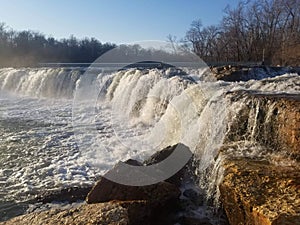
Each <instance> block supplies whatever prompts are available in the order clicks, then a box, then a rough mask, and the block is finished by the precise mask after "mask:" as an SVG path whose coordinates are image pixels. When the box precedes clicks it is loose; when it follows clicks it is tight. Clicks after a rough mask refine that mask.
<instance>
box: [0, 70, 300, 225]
mask: <svg viewBox="0 0 300 225" xmlns="http://www.w3.org/2000/svg"><path fill="white" fill-rule="evenodd" d="M259 71H260V70H257V73H250V74H257V77H256V79H260V80H250V79H247V80H248V81H239V82H226V81H216V80H217V79H216V77H213V76H211V77H208V75H207V74H205V76H202V72H203V71H189V73H186V75H184V76H183V74H182V73H178V71H176V70H173V69H172V68H171V69H170V68H169V69H166V70H157V69H149V70H144V71H142V70H135V69H130V70H128V71H119V72H117V73H116V74H112V76H111V79H108V80H107V81H106V87H107V91H104V92H103V93H104V94H105V96H106V97H107V98H106V101H107V102H106V103H107V104H108V105H109V104H110V103H119V102H120V103H122V106H124V108H122V109H123V112H124V114H126V115H128V116H129V118H131V119H132V121H133V122H135V123H137V124H139V121H141V119H143V120H142V121H144V124H147V123H149V124H150V125H152V127H150V128H151V129H152V133H151V135H150V136H151V138H154V139H147V140H150V141H156V139H155V137H157V136H156V135H155V134H156V133H157V132H161V127H162V126H161V123H162V124H164V125H165V126H166V131H168V133H167V134H166V140H164V142H162V144H161V145H160V146H159V147H158V148H156V149H155V151H157V150H160V149H165V150H164V151H163V152H165V151H168V148H166V147H167V146H174V145H175V144H177V143H179V142H181V143H183V144H184V145H185V146H187V147H188V148H189V149H191V150H192V152H193V153H194V156H193V161H192V163H191V164H190V165H189V166H188V168H189V170H186V173H188V176H182V177H181V178H180V179H179V181H181V182H180V184H179V185H178V182H177V184H175V183H172V182H173V181H172V180H171V181H170V180H168V181H165V182H162V183H159V184H156V185H154V186H152V187H150V188H149V187H140V188H137V190H135V191H132V190H131V189H130V188H134V187H126V188H125V187H122V186H121V187H120V186H119V185H117V186H114V185H115V184H111V182H108V181H107V180H105V179H103V178H100V180H99V181H98V183H97V184H96V186H95V187H94V188H93V190H92V191H95V190H98V191H99V195H100V196H101V193H102V195H103V193H107V192H106V191H109V190H114V191H116V192H111V193H110V194H112V196H111V197H109V196H110V194H109V193H107V194H106V195H105V196H104V197H106V198H105V199H104V198H103V199H100V200H99V199H98V200H96V201H93V200H91V199H90V198H89V197H88V198H87V202H88V203H94V204H93V205H92V206H93V209H94V210H92V209H91V206H89V204H85V203H81V204H82V205H80V206H77V207H73V208H71V209H62V208H59V209H52V210H50V211H43V212H37V211H39V210H40V209H41V208H39V207H36V208H35V209H34V208H31V211H35V210H36V212H33V213H32V214H28V215H24V216H21V217H16V218H14V219H12V220H9V221H8V222H6V224H16V223H17V224H22V223H23V224H25V223H27V224H28V222H30V223H31V224H42V221H43V224H45V223H48V224H51V223H53V224H54V223H57V222H59V221H60V222H66V223H69V224H72V223H74V222H79V221H80V222H83V221H85V222H90V223H91V224H97V223H105V222H107V223H109V221H110V222H111V223H112V224H114V223H115V224H138V223H139V222H140V221H148V222H149V224H157V223H159V222H161V223H163V222H164V223H163V224H168V223H169V222H170V223H169V224H172V223H179V224H197V223H200V222H199V221H202V223H206V224H220V223H222V224H226V223H227V222H226V217H225V216H224V214H223V213H222V206H224V209H225V212H226V215H227V217H228V221H229V222H230V224H238V223H240V222H241V221H243V222H244V223H247V221H249V223H254V222H255V223H257V224H281V222H282V221H291V223H292V222H295V221H296V222H298V221H299V208H300V207H299V188H298V187H299V183H298V180H299V152H298V149H299V108H300V107H299V93H300V80H299V75H298V74H297V73H285V74H283V75H279V76H278V74H274V73H275V72H274V73H273V72H270V73H262V72H261V71H260V72H259ZM270 71H271V70H270ZM8 72H9V73H8ZM49 74H51V79H48V78H50V76H49V77H48V75H49ZM74 74H75V75H74ZM196 75H197V77H198V80H197V82H196V83H195V82H191V79H190V78H189V76H190V77H193V80H195V77H196ZM185 76H187V77H185ZM227 76H228V75H227ZM268 76H271V78H269V77H268ZM33 77H34V78H35V79H30V78H33ZM46 78H47V79H46ZM251 79H253V78H251ZM33 80H34V82H32V81H33ZM94 80H97V75H95V77H94ZM168 80H170V81H171V83H168V82H167V81H168ZM12 81H14V82H12ZM16 81H17V82H16ZM70 81H72V85H70ZM80 81H81V75H80V74H77V73H76V70H74V69H71V70H68V71H65V70H64V69H48V70H42V71H41V70H39V69H35V70H30V69H26V70H23V71H22V73H20V71H19V70H8V71H7V70H6V71H5V70H2V71H1V72H0V83H1V90H2V91H6V92H10V93H12V92H14V93H17V94H18V95H17V96H13V97H12V96H9V97H5V96H4V95H3V97H1V98H2V99H1V101H2V103H3V104H2V105H1V107H2V108H1V120H2V122H3V124H8V123H12V121H14V122H16V121H19V122H22V121H23V123H24V124H23V125H24V126H15V129H11V130H7V129H6V128H5V127H7V126H3V128H2V132H3V134H5V136H3V137H2V138H4V141H5V143H6V144H5V145H2V146H1V149H3V151H2V152H4V153H5V154H2V156H1V157H2V158H1V160H2V162H1V163H2V164H3V167H2V173H3V174H4V175H5V174H6V175H8V174H7V173H9V176H7V177H4V178H3V179H7V182H6V184H5V185H4V186H3V188H4V189H7V190H9V191H10V192H9V193H10V198H8V199H7V198H3V200H2V201H4V202H5V201H7V202H8V201H10V202H12V201H14V199H16V197H17V196H19V197H22V198H23V199H25V200H26V199H27V200H30V201H31V200H33V201H36V202H38V201H40V202H43V200H41V199H43V198H40V199H39V200H34V199H35V198H36V196H37V195H39V194H40V193H41V192H42V189H41V187H40V186H39V185H40V182H39V180H41V181H43V182H44V185H45V187H47V189H49V193H50V194H48V195H47V194H45V198H44V199H46V198H47V196H48V200H49V201H52V200H57V201H60V200H61V199H62V198H61V195H60V194H59V191H58V194H57V195H56V196H57V197H55V195H52V196H51V197H49V195H51V193H53V192H52V190H56V191H57V190H59V189H63V190H67V191H62V193H64V194H63V195H65V194H66V193H69V194H70V195H71V196H72V195H73V196H72V197H70V199H73V200H74V199H76V197H74V196H77V195H78V196H79V197H78V199H83V198H84V197H85V196H86V194H87V192H88V189H89V187H91V185H92V184H93V183H95V180H98V179H99V176H100V175H101V174H102V175H103V171H107V168H109V167H110V168H111V166H113V165H114V164H116V163H117V162H118V160H124V158H125V159H133V160H132V161H129V162H130V163H133V162H134V163H135V164H136V165H139V163H138V162H141V163H143V162H144V163H145V164H146V163H147V160H146V161H145V159H147V158H151V157H150V156H151V155H152V157H154V156H155V154H154V153H155V151H153V150H146V151H145V150H144V149H139V151H133V152H129V153H130V154H128V153H127V155H124V154H122V151H121V150H122V148H121V146H119V145H118V143H117V142H116V141H115V139H114V138H113V135H112V134H113V133H112V132H111V127H109V126H108V123H106V120H105V119H106V117H105V115H108V113H107V112H106V111H105V110H107V108H105V107H102V108H101V107H98V108H97V112H98V113H99V115H101V117H99V118H101V120H99V121H100V122H101V123H99V124H98V125H97V126H98V129H99V131H101V132H99V135H100V138H99V139H98V140H101V141H104V140H105V141H106V143H109V144H111V145H110V146H111V150H114V153H115V154H114V157H115V158H104V159H105V160H106V161H99V160H98V161H97V162H95V161H93V159H94V158H95V157H94V156H95V155H97V152H94V151H91V152H88V153H85V154H82V153H80V152H79V150H78V149H76V148H75V144H73V142H74V140H73V134H72V132H71V131H70V130H69V129H73V128H72V127H71V126H70V124H69V123H70V119H71V115H70V111H69V110H70V108H71V106H70V104H69V100H68V98H70V96H72V90H73V91H74V90H76V88H78V86H80V85H82V84H81V83H80ZM47 82H48V83H47ZM49 82H50V83H49ZM64 82H66V83H64ZM166 82H167V84H168V85H169V86H168V88H166V85H165V84H166ZM54 84H60V85H54ZM43 86H45V87H46V86H47V87H48V89H47V91H43V90H42V89H41V88H40V87H43ZM29 87H30V90H32V89H33V90H36V91H31V92H29V91H28V90H29ZM50 87H53V88H56V90H54V91H53V90H51V88H50ZM66 87H67V89H66ZM145 87H147V88H145ZM57 88H58V89H57ZM65 89H66V90H68V91H67V92H63V91H62V90H65ZM142 90H144V91H142ZM145 90H146V91H145ZM52 93H53V94H54V93H56V95H55V96H56V98H58V97H59V98H60V99H59V100H55V101H54V100H53V99H52V100H51V101H52V102H53V105H51V106H49V100H48V99H47V95H48V96H53V95H52ZM120 93H123V94H122V95H121V94H120ZM157 93H160V96H164V99H160V100H159V101H156V102H153V101H149V102H147V101H145V102H143V101H141V97H142V98H144V99H146V100H147V96H149V95H150V94H151V95H152V96H155V94H157ZM24 94H26V96H24ZM39 94H42V96H43V97H44V98H43V99H41V98H37V96H40V95H39ZM60 94H61V96H59V95H60ZM35 95H37V96H36V97H34V96H35ZM64 95H65V96H67V98H66V97H65V96H64ZM128 96H131V97H130V98H128ZM137 96H138V97H137ZM187 97H189V99H192V100H193V101H192V104H189V105H185V103H186V99H187ZM48 98H49V97H48ZM50 98H51V97H50ZM125 99H127V100H130V101H129V102H128V104H127V103H126V102H124V101H125ZM16 101H17V102H18V108H16V106H15V102H16ZM66 103H68V104H66ZM102 104H103V102H102ZM28 105H31V106H33V107H34V106H35V107H36V106H38V110H36V109H35V110H31V108H30V107H29V108H28ZM25 106H26V107H25ZM102 106H103V105H102ZM137 106H139V107H137ZM154 106H155V107H154ZM172 107H176V109H182V111H178V112H179V113H180V115H182V116H181V117H180V119H181V123H174V121H176V118H178V114H177V113H176V112H175V111H174V110H173V109H172ZM153 108H155V109H156V110H157V109H159V111H151V113H150V114H145V112H149V111H148V109H153ZM53 109H55V110H53ZM50 112H51V114H50V115H47V114H48V113H50ZM43 113H45V115H47V116H44V114H43ZM24 115H25V116H24ZM39 118H40V119H39ZM99 118H98V119H99ZM26 121H31V123H30V124H28V123H27V122H26ZM146 122H147V123H146ZM47 124H51V130H49V129H45V128H47V127H48V125H47ZM29 125H31V127H28V126H29ZM100 125H101V126H100ZM100 128H101V129H100ZM117 128H118V127H117ZM131 128H132V127H131ZM134 128H135V129H141V130H133V129H130V130H128V131H130V132H131V134H133V136H134V137H135V139H133V140H134V141H135V143H134V142H132V144H133V145H132V146H135V147H136V146H137V147H138V146H139V145H136V141H137V140H139V139H143V138H144V136H143V134H145V133H143V131H145V127H140V126H137V127H134ZM146 128H147V127H146ZM27 129H28V130H29V131H30V132H29V134H30V135H28V131H27ZM75 129H76V127H75ZM117 131H119V130H118V129H117ZM137 131H139V132H137ZM178 131H180V132H181V133H180V134H179V133H178ZM203 131H205V132H203ZM66 133H67V134H68V135H67V136H66V135H65V134H66ZM41 134H47V135H46V137H48V139H43V137H42V136H43V135H41ZM141 134H142V135H141ZM23 138H28V139H29V140H30V139H34V142H30V143H29V146H27V147H31V148H30V149H31V151H28V152H20V154H19V157H15V158H13V159H12V158H10V157H11V156H10V155H11V154H12V153H14V152H15V151H17V149H24V147H26V143H27V144H28V142H26V143H24V142H22V141H21V140H22V139H23ZM87 138H88V137H85V136H83V137H82V140H87ZM143 140H144V139H143ZM41 143H44V145H43V144H41ZM150 143H151V142H150ZM40 144H41V145H40ZM112 144H113V145H112ZM62 147H63V148H62ZM62 149H64V151H63V152H62V151H61V150H62ZM171 149H172V148H171ZM116 150H117V151H116ZM123 150H124V149H123ZM44 151H45V152H44ZM59 152H61V153H62V154H61V155H59V154H58V153H59ZM40 153H43V154H42V155H43V157H46V156H47V154H49V153H50V154H52V155H53V156H55V155H58V156H59V157H57V159H55V160H52V161H48V160H49V155H48V158H45V160H44V161H41V162H40V161H39V160H37V161H36V166H37V167H35V168H33V167H31V166H30V165H32V163H28V162H29V161H30V160H29V159H31V161H32V160H35V157H34V155H39V154H40ZM99 153H100V152H98V154H99ZM167 155H168V154H167ZM116 156H119V157H116ZM27 158H28V160H27ZM37 158H38V157H37ZM39 158H41V155H40V156H39ZM21 159H22V161H20V162H22V163H21V165H20V166H21V167H22V168H25V169H23V170H20V168H19V167H17V166H14V165H15V162H18V160H21ZM102 159H103V157H102ZM104 159H103V160H104ZM12 160H13V161H12ZM134 160H135V161H134ZM67 161H68V162H67ZM154 161H155V160H154ZM17 165H18V164H17ZM56 168H57V169H56ZM99 168H104V169H103V170H101V169H99ZM18 171H19V172H18ZM20 171H21V172H20ZM22 171H23V172H22ZM42 171H43V173H42V174H40V173H41V172H42ZM9 177H10V178H9ZM191 177H193V180H191V179H190V178H191ZM12 178H14V179H12ZM32 178H35V179H36V181H34V180H33V179H32ZM175 180H177V181H178V179H175ZM20 181H21V182H20ZM33 181H34V182H33ZM246 181H247V182H246ZM14 182H15V183H14ZM17 182H19V183H17ZM16 184H17V186H18V187H19V189H21V188H22V190H25V192H24V191H21V192H18V191H17V190H14V187H16ZM245 184H247V185H245ZM1 185H2V184H1ZM84 185H87V186H84ZM81 186H84V191H82V192H80V187H81ZM72 187H74V188H73V189H72ZM76 187H79V191H78V190H77V191H76ZM68 188H69V189H68ZM124 188H125V190H127V188H129V189H130V190H131V191H124ZM147 188H148V189H147ZM68 190H70V191H68ZM118 191H120V193H119V192H118ZM117 193H118V194H117ZM121 193H122V194H121ZM124 193H125V194H124ZM132 193H134V194H136V196H134V195H131V194H132ZM92 195H93V194H91V192H90V194H88V196H92ZM99 195H98V194H96V196H99ZM115 196H118V198H116V197H115ZM153 196H155V199H160V200H159V201H158V202H155V201H153V199H151V197H153ZM73 200H72V201H73ZM111 200H116V201H111ZM107 201H109V202H108V203H105V204H103V203H102V202H107ZM44 202H47V200H44ZM98 202H101V203H98ZM31 203H32V202H31ZM175 203H176V204H175ZM275 203H276V204H275ZM289 203H291V204H289ZM274 205H276V206H278V208H275V207H274ZM279 206H280V209H279ZM162 208H165V209H166V211H162V210H161V209H162ZM26 209H28V208H26ZM136 209H138V210H137V211H139V212H143V213H139V214H138V215H137V214H136V213H135V212H137V211H135V210H136ZM142 209H143V210H142ZM218 209H219V210H218ZM2 210H3V208H2ZM4 212H5V211H4ZM27 212H30V210H27ZM99 212H101V213H99ZM23 213H24V212H23ZM159 213H161V214H159ZM237 215H238V216H237ZM46 217H47V218H48V219H46ZM154 218H158V220H157V219H154ZM7 219H8V218H7ZM166 221H167V222H166ZM253 221H254V222H253Z"/></svg>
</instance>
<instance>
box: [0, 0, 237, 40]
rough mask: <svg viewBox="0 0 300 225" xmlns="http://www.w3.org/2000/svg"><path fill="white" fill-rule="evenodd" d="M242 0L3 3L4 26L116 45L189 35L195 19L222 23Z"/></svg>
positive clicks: (32, 0)
mask: <svg viewBox="0 0 300 225" xmlns="http://www.w3.org/2000/svg"><path fill="white" fill-rule="evenodd" d="M238 1H239V0H230V1H225V0H86V1H84V0H26V1H24V0H9V1H8V0H0V23H1V22H2V23H5V24H6V25H7V26H9V27H10V28H13V29H14V30H18V31H20V30H33V31H39V32H41V33H43V34H45V35H46V36H52V37H55V38H57V39H61V38H68V37H70V35H74V36H75V37H77V38H85V37H89V38H91V37H94V38H97V39H98V40H100V41H101V42H111V43H116V44H122V43H130V42H136V41H144V40H161V41H165V40H167V36H168V35H169V34H171V35H174V36H176V37H177V39H180V38H182V37H184V36H185V33H186V31H187V30H188V29H189V27H190V24H191V23H192V21H193V20H198V19H200V20H201V21H202V23H203V25H204V26H207V25H217V24H218V23H219V22H220V21H221V19H222V16H223V10H224V8H225V7H226V6H227V5H230V6H231V7H235V6H236V5H237V3H238Z"/></svg>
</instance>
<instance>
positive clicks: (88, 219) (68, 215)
mask: <svg viewBox="0 0 300 225" xmlns="http://www.w3.org/2000/svg"><path fill="white" fill-rule="evenodd" d="M0 224H1V225H29V224H30V225H59V224H64V225H74V224H78V225H79V224H82V225H87V224H90V225H94V224H95V225H96V224H99V225H100V224H101V225H127V224H129V216H128V209H126V208H125V207H123V206H122V205H121V204H120V203H115V202H111V203H106V204H103V203H102V204H93V205H82V206H80V207H77V208H72V209H67V210H59V209H52V210H49V211H44V212H38V213H30V214H27V215H22V216H19V217H16V218H13V219H11V220H9V221H7V222H2V223H0Z"/></svg>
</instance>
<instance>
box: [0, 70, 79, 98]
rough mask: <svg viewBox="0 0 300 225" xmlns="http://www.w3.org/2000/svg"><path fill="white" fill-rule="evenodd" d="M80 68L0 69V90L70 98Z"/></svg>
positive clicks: (35, 95) (36, 95) (37, 95)
mask: <svg viewBox="0 0 300 225" xmlns="http://www.w3.org/2000/svg"><path fill="white" fill-rule="evenodd" d="M82 73H83V71H82V70H81V69H67V68H37V69H31V68H22V69H14V68H5V69H0V90H2V91H9V92H13V93H17V94H21V95H26V96H32V97H48V98H72V97H73V91H74V90H75V86H76V82H77V81H78V79H79V78H80V76H81V75H82Z"/></svg>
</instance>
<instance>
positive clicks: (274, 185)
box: [220, 158, 300, 225]
mask: <svg viewBox="0 0 300 225" xmlns="http://www.w3.org/2000/svg"><path fill="white" fill-rule="evenodd" d="M224 167H225V175H224V180H223V182H222V183H221V185H220V191H221V196H222V202H223V205H224V208H225V211H226V214H227V217H228V220H229V222H230V224H231V225H238V224H243V225H244V224H247V225H252V224H253V225H283V224H300V165H299V164H297V165H294V166H276V165H272V164H270V163H268V162H266V161H255V160H253V159H252V160H251V159H249V158H248V159H246V158H244V159H234V158H231V159H227V160H226V161H225V163H224Z"/></svg>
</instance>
